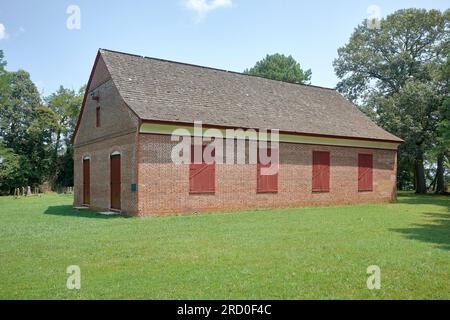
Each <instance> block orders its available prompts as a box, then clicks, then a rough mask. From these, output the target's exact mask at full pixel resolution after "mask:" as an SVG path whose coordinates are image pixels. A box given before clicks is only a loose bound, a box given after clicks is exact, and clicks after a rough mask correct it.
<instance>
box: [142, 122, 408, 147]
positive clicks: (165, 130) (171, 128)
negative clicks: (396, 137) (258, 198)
mask: <svg viewBox="0 0 450 320" xmlns="http://www.w3.org/2000/svg"><path fill="white" fill-rule="evenodd" d="M177 129H184V130H181V131H179V130H178V132H177V133H176V134H175V135H176V136H183V135H186V136H187V135H189V136H203V137H216V133H217V132H220V134H221V136H223V137H227V132H226V131H227V129H243V130H241V131H238V132H236V133H235V136H234V138H235V139H254V138H253V137H252V136H251V135H248V134H246V133H245V131H244V130H246V129H252V128H233V127H224V126H214V125H205V124H204V125H202V128H201V131H199V130H194V124H193V123H185V122H178V123H175V122H170V121H151V120H144V121H143V122H142V123H141V125H140V128H139V133H143V134H162V135H172V134H174V132H175V130H177ZM209 129H216V130H218V131H215V133H214V131H211V130H209ZM253 130H255V131H256V132H258V131H260V130H259V129H253ZM182 131H184V133H182ZM180 132H181V133H180ZM270 138H271V135H270V130H268V131H267V137H266V138H264V137H263V138H261V137H258V139H260V140H261V139H262V140H270ZM279 142H285V143H299V144H315V145H327V146H339V147H354V148H369V149H384V150H397V149H398V146H399V145H400V144H401V143H402V141H391V140H378V139H370V138H362V137H343V136H332V135H322V134H314V133H294V132H282V131H280V132H279Z"/></svg>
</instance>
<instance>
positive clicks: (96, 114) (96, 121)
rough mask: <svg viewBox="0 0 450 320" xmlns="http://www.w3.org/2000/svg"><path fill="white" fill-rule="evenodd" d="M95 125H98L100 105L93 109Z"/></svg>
mask: <svg viewBox="0 0 450 320" xmlns="http://www.w3.org/2000/svg"><path fill="white" fill-rule="evenodd" d="M95 126H96V127H97V128H98V127H100V107H97V108H96V109H95Z"/></svg>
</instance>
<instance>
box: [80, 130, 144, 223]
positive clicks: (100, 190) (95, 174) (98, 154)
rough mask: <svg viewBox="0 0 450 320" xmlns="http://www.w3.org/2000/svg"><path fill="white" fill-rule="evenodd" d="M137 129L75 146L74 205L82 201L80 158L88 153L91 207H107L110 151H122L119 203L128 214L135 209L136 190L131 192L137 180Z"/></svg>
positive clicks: (102, 208) (134, 212)
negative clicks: (118, 135) (133, 131)
mask: <svg viewBox="0 0 450 320" xmlns="http://www.w3.org/2000/svg"><path fill="white" fill-rule="evenodd" d="M135 140H136V133H130V134H128V135H124V136H120V137H115V138H111V139H106V140H103V141H99V142H96V143H92V144H88V145H84V146H81V147H77V148H75V150H74V187H75V188H74V193H75V199H74V205H75V206H81V205H82V202H83V168H82V165H83V158H84V157H85V156H89V157H90V159H91V160H90V161H91V163H90V170H91V203H90V205H91V207H93V208H94V209H98V210H108V209H109V207H110V201H111V197H110V192H111V189H110V155H111V153H112V152H114V151H118V152H120V154H121V159H120V160H121V207H122V211H124V212H127V213H129V214H136V213H137V194H136V193H132V192H131V184H132V183H136V180H137V179H136V178H137V177H136V141H135Z"/></svg>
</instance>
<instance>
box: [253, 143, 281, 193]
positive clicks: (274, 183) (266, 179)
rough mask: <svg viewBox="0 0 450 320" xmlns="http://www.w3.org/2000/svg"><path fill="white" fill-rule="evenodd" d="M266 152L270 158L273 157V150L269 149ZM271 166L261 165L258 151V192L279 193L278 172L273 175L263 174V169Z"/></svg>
mask: <svg viewBox="0 0 450 320" xmlns="http://www.w3.org/2000/svg"><path fill="white" fill-rule="evenodd" d="M263 152H264V150H263ZM266 152H267V156H268V157H271V156H272V152H273V151H272V149H267V150H266ZM270 166H271V164H270V163H268V164H262V163H260V159H259V151H258V163H257V165H256V192H261V193H262V192H278V172H277V173H275V174H272V175H263V174H261V169H262V168H270Z"/></svg>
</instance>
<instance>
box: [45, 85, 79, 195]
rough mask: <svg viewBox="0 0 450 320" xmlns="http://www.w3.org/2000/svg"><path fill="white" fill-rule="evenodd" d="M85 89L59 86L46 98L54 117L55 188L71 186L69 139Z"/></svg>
mask: <svg viewBox="0 0 450 320" xmlns="http://www.w3.org/2000/svg"><path fill="white" fill-rule="evenodd" d="M84 91H85V87H84V86H83V87H81V88H80V89H79V90H78V92H75V91H74V90H72V89H67V88H64V87H63V86H60V87H59V89H58V90H57V91H56V92H55V93H53V94H52V95H50V96H49V97H47V98H46V102H47V106H48V107H49V108H50V109H51V110H52V111H53V112H54V113H55V115H56V131H55V135H54V142H53V156H52V162H53V169H54V170H53V171H52V176H51V180H52V184H53V185H54V186H56V187H61V186H63V187H64V186H70V185H73V160H72V154H73V150H72V145H71V143H70V137H71V136H72V134H73V131H74V129H75V125H76V121H77V118H78V114H79V112H80V108H81V104H82V102H83V95H84Z"/></svg>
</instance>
